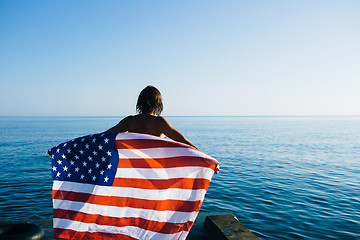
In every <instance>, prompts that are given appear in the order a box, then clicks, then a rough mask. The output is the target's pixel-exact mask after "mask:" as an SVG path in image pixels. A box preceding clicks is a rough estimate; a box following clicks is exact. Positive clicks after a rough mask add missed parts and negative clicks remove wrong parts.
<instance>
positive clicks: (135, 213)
mask: <svg viewBox="0 0 360 240" xmlns="http://www.w3.org/2000/svg"><path fill="white" fill-rule="evenodd" d="M48 154H49V155H50V156H51V157H52V177H53V180H54V181H53V193H52V197H53V228H54V237H55V238H64V239H141V240H145V239H185V238H186V236H187V234H188V233H189V231H190V228H191V226H192V225H193V223H194V221H195V219H196V216H197V214H198V212H199V210H200V207H201V204H202V201H203V199H204V196H205V193H206V190H207V188H208V186H209V184H210V180H211V178H212V176H213V174H214V171H218V164H219V163H218V162H217V161H216V160H215V159H213V158H212V157H210V156H208V155H206V154H205V153H202V152H201V151H199V150H197V149H195V148H193V147H191V146H188V145H186V144H182V143H178V142H175V141H172V140H169V139H164V138H160V137H155V136H151V135H146V134H138V133H103V134H94V135H89V136H84V137H80V138H76V139H74V140H71V141H68V142H65V143H62V144H60V145H58V146H56V147H53V148H51V149H50V150H49V151H48Z"/></svg>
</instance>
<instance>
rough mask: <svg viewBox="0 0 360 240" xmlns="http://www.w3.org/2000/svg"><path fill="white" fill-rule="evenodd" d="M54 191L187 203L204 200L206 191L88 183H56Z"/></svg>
mask: <svg viewBox="0 0 360 240" xmlns="http://www.w3.org/2000/svg"><path fill="white" fill-rule="evenodd" d="M53 190H63V191H72V192H79V193H90V194H95V195H101V196H114V197H129V198H139V199H147V200H168V199H174V200H185V201H198V200H201V201H202V200H203V199H204V196H205V193H206V190H205V189H195V190H191V189H180V188H169V189H164V190H156V189H141V188H129V187H111V186H97V185H92V184H87V183H76V182H62V181H56V180H55V181H54V184H53Z"/></svg>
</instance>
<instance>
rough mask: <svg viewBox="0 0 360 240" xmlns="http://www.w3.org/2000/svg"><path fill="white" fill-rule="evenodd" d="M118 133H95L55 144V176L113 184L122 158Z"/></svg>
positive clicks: (55, 178) (52, 149) (53, 164)
mask: <svg viewBox="0 0 360 240" xmlns="http://www.w3.org/2000/svg"><path fill="white" fill-rule="evenodd" d="M116 135H117V133H103V134H93V135H88V136H84V137H80V138H76V139H74V140H71V141H68V142H65V143H62V144H59V145H58V146H56V147H53V148H51V149H50V150H49V151H48V154H49V155H50V156H51V158H52V178H53V180H59V181H71V182H79V183H89V184H95V185H102V186H111V185H112V183H113V181H114V178H115V174H116V169H117V164H118V161H119V156H118V152H117V148H116V142H115V137H116Z"/></svg>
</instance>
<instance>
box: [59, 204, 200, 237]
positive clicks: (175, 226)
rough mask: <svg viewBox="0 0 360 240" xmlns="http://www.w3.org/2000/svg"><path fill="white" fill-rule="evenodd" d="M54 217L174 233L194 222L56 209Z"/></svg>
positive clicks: (189, 226)
mask: <svg viewBox="0 0 360 240" xmlns="http://www.w3.org/2000/svg"><path fill="white" fill-rule="evenodd" d="M53 214H54V218H62V219H69V220H73V221H77V222H83V223H96V224H99V225H107V226H116V227H126V226H132V227H138V228H141V229H144V230H149V231H152V232H159V233H164V234H173V233H178V232H182V231H186V232H188V231H190V228H191V226H192V225H193V223H194V222H192V221H188V222H185V223H167V222H158V221H152V220H147V219H144V218H132V217H123V218H117V217H107V216H102V215H99V214H87V213H82V212H76V211H70V210H62V209H54V213H53Z"/></svg>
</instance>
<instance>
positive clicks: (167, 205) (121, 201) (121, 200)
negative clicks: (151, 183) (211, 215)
mask: <svg viewBox="0 0 360 240" xmlns="http://www.w3.org/2000/svg"><path fill="white" fill-rule="evenodd" d="M52 194H53V199H58V200H69V201H75V202H84V203H85V202H86V203H91V204H97V205H104V206H114V207H131V208H138V209H151V210H157V211H165V210H168V211H180V212H193V211H199V210H200V207H201V204H202V201H200V200H198V201H183V200H171V199H168V200H147V199H139V198H130V197H115V196H101V195H94V194H90V193H79V192H70V191H62V190H53V191H52Z"/></svg>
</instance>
